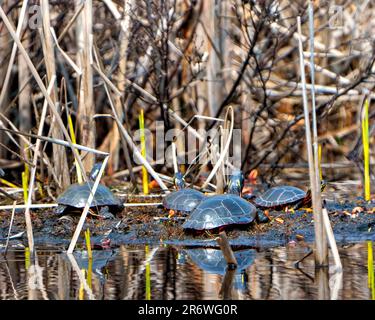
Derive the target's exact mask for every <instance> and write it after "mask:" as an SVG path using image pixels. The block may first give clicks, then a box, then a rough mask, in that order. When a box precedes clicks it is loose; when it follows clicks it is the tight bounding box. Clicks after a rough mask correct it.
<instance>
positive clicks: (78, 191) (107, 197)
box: [57, 182, 122, 208]
mask: <svg viewBox="0 0 375 320" xmlns="http://www.w3.org/2000/svg"><path fill="white" fill-rule="evenodd" d="M93 186H94V183H93V182H88V183H82V184H78V183H76V184H72V185H71V186H69V188H68V189H66V190H65V191H64V192H63V193H62V194H61V195H60V196H59V197H58V198H57V203H58V204H62V205H65V206H71V207H75V208H83V207H84V206H85V205H86V201H87V199H88V197H89V195H90V192H91V190H92V187H93ZM121 205H122V204H121V202H120V200H119V199H117V198H116V197H115V196H114V195H113V193H112V191H111V190H109V189H108V188H107V187H106V186H104V185H102V184H99V185H98V188H97V189H96V192H95V196H94V199H93V201H92V202H91V207H96V206H121Z"/></svg>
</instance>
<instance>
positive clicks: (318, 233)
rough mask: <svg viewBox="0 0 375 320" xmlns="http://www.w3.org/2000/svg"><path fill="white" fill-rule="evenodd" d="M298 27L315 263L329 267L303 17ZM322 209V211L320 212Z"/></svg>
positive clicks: (299, 19)
mask: <svg viewBox="0 0 375 320" xmlns="http://www.w3.org/2000/svg"><path fill="white" fill-rule="evenodd" d="M297 26H298V34H299V37H298V48H299V58H300V71H301V82H302V91H303V95H302V97H303V108H304V116H305V133H306V144H307V156H308V162H309V175H310V184H311V194H312V203H313V210H314V229H315V247H316V251H315V263H316V265H317V266H323V265H327V260H328V246H327V240H326V235H325V233H324V227H323V219H322V213H321V203H320V204H319V203H318V201H317V200H318V199H317V185H316V175H315V174H316V172H315V161H314V154H313V147H312V141H311V129H310V116H309V107H308V101H307V92H306V91H307V90H306V76H305V66H304V62H303V61H304V57H303V46H302V31H301V17H300V16H298V17H297ZM319 208H320V211H319Z"/></svg>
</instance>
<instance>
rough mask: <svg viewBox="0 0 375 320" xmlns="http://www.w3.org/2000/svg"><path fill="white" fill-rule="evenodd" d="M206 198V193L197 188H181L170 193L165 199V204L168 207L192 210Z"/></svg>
mask: <svg viewBox="0 0 375 320" xmlns="http://www.w3.org/2000/svg"><path fill="white" fill-rule="evenodd" d="M205 198H206V197H205V195H204V194H203V193H202V192H199V191H197V190H194V189H181V190H178V191H175V192H172V193H170V194H168V195H167V196H166V197H165V198H164V199H163V206H164V207H165V208H166V209H172V210H177V211H185V212H191V211H193V210H194V209H195V208H196V206H197V205H199V204H200V203H201V202H202V201H203V200H204V199H205Z"/></svg>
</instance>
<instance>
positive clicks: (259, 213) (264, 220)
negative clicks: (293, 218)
mask: <svg viewBox="0 0 375 320" xmlns="http://www.w3.org/2000/svg"><path fill="white" fill-rule="evenodd" d="M257 221H258V222H259V223H267V222H268V221H270V219H269V218H268V217H267V215H266V214H265V213H264V212H263V211H262V210H258V211H257Z"/></svg>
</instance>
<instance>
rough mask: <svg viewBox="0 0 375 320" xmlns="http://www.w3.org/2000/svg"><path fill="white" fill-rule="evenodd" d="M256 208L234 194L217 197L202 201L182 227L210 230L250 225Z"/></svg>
mask: <svg viewBox="0 0 375 320" xmlns="http://www.w3.org/2000/svg"><path fill="white" fill-rule="evenodd" d="M256 213H257V210H256V208H255V207H254V206H253V205H252V204H251V203H249V202H247V201H246V200H244V199H242V198H241V197H239V196H237V195H233V194H226V195H217V196H212V197H209V198H207V199H206V200H204V201H202V202H201V203H200V204H199V205H198V206H197V207H196V208H195V209H194V211H193V212H192V213H191V215H190V217H189V218H188V220H186V221H185V223H184V224H183V225H182V227H183V228H184V229H194V230H210V229H215V228H219V227H223V226H227V225H236V224H249V223H251V222H252V221H253V220H254V219H255V217H256Z"/></svg>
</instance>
